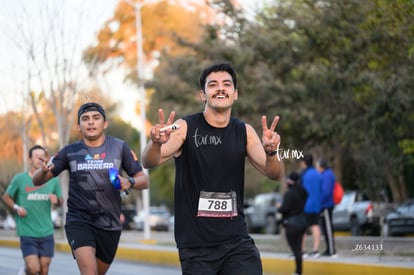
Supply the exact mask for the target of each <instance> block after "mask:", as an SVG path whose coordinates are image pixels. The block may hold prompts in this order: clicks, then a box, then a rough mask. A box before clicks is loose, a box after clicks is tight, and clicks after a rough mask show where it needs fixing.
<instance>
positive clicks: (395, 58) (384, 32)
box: [153, 0, 414, 202]
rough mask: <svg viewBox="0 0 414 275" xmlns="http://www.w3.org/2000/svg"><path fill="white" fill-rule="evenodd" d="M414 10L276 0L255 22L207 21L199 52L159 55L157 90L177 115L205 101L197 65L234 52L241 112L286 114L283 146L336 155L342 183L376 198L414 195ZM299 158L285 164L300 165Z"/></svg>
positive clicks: (400, 5) (397, 5) (193, 47)
mask: <svg viewBox="0 0 414 275" xmlns="http://www.w3.org/2000/svg"><path fill="white" fill-rule="evenodd" d="M219 2H221V3H223V5H221V7H228V6H226V4H228V1H219ZM224 11H227V10H223V12H224ZM413 14H414V10H413V6H412V5H410V4H409V3H407V1H392V2H389V1H379V0H378V1H374V0H372V1H363V2H360V1H347V2H341V1H300V0H297V1H278V3H277V4H275V5H274V6H268V7H267V8H266V9H265V10H263V13H261V14H260V15H259V16H258V17H257V19H256V22H257V23H254V22H246V21H243V19H242V18H239V17H237V16H236V15H237V13H233V14H232V13H227V15H231V16H230V17H231V19H232V20H233V21H232V22H233V24H231V25H230V24H229V26H224V27H223V26H219V25H218V26H207V31H206V32H205V34H206V35H205V37H204V39H203V40H202V41H201V42H200V43H196V44H191V43H187V44H186V45H187V46H188V47H189V48H190V50H189V52H190V53H192V54H187V55H186V56H180V57H176V56H175V57H174V58H170V57H169V56H162V58H161V65H160V66H159V70H157V72H156V77H155V78H154V83H153V86H154V87H155V89H156V97H154V98H156V99H157V100H158V101H159V102H162V103H163V105H164V106H173V107H174V109H178V110H179V113H180V111H181V110H185V111H188V110H190V109H194V108H198V107H197V104H199V103H198V102H196V101H195V100H193V95H191V94H188V93H187V92H188V91H190V90H191V89H192V87H194V88H195V87H196V86H195V83H194V79H196V77H195V73H194V71H199V68H200V64H201V66H202V65H203V64H204V63H206V62H211V61H213V60H215V59H227V60H230V61H232V62H233V64H235V67H236V68H238V69H239V72H238V73H239V78H240V79H241V80H240V86H239V90H240V93H241V98H240V99H239V100H238V102H237V104H236V106H235V113H236V114H237V115H240V116H241V117H243V118H245V119H246V120H247V121H249V122H252V123H253V124H254V125H255V126H256V127H257V129H259V128H260V124H259V123H260V122H259V121H257V119H255V117H259V115H261V114H268V115H274V113H275V112H276V113H277V114H280V115H281V117H282V120H281V123H280V128H279V131H280V132H281V133H282V140H283V141H282V142H283V143H284V145H285V146H286V145H287V146H292V147H294V148H295V147H296V148H298V147H297V146H300V148H301V149H303V150H306V151H316V152H319V153H320V154H321V153H323V154H325V155H329V156H333V159H332V161H333V163H336V164H337V166H336V167H335V168H336V170H337V171H339V173H338V174H340V175H341V177H342V178H343V179H344V181H345V182H344V183H345V186H349V187H354V188H359V189H366V190H367V191H368V192H369V193H370V194H371V195H372V196H373V197H374V198H376V197H377V195H378V191H379V190H380V189H384V188H385V189H387V188H389V189H390V190H391V193H392V196H393V198H394V201H396V202H398V201H401V200H402V199H404V198H405V197H407V195H408V194H407V188H406V186H407V184H406V180H407V178H405V177H404V176H403V174H404V173H403V172H404V170H405V169H406V167H412V166H407V165H409V164H408V162H407V157H406V156H407V154H406V153H404V151H403V148H405V150H406V151H409V150H407V149H408V148H410V146H409V144H411V143H410V141H411V140H412V138H413V131H412V130H413V129H412V127H413V125H414V124H413V123H412V117H413V116H412V112H413V111H412V110H413V108H412V106H413V93H412V92H410V91H411V89H412V84H413V80H412V78H410V77H409V75H412V70H413V66H412V64H411V61H410V59H409V53H410V49H411V47H412V37H413V36H414V33H413V22H411V21H412V20H411V18H412V15H413ZM234 22H238V23H234ZM223 33H224V34H227V35H221V34H223ZM234 34H237V35H234ZM195 68H196V69H195ZM166 87H169V90H167V89H166ZM194 88H193V89H194ZM170 90H174V91H176V90H180V91H184V93H183V94H184V96H182V94H180V96H181V98H178V97H179V96H176V95H175V94H173V93H171V92H169V91H170ZM183 103H186V105H184V104H183ZM190 104H191V105H190ZM153 106H158V105H157V104H153ZM403 118H406V119H403ZM256 121H257V122H256ZM278 127H279V126H278ZM390 129H394V130H393V131H390ZM404 144H405V145H404ZM410 154H412V153H410ZM294 162H295V161H294V160H292V161H288V163H289V164H290V165H289V166H288V169H297V166H296V168H295V163H294ZM411 165H412V164H411ZM390 168H392V169H390ZM342 171H343V172H342ZM351 171H352V172H353V173H352V174H354V175H355V176H351V177H350V174H351V173H350V172H351ZM341 172H342V173H341Z"/></svg>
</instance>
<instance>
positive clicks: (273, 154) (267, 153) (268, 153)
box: [266, 150, 278, 157]
mask: <svg viewBox="0 0 414 275" xmlns="http://www.w3.org/2000/svg"><path fill="white" fill-rule="evenodd" d="M277 152H278V151H277V150H274V151H270V152H266V155H268V156H269V157H273V156H275V155H276V154H277Z"/></svg>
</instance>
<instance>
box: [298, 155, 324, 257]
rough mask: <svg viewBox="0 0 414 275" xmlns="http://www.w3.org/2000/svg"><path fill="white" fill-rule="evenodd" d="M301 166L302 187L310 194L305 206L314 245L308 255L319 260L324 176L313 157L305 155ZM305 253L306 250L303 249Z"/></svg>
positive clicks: (304, 240) (304, 239)
mask: <svg viewBox="0 0 414 275" xmlns="http://www.w3.org/2000/svg"><path fill="white" fill-rule="evenodd" d="M301 165H302V167H303V168H304V170H303V172H302V185H303V187H304V188H305V190H306V191H307V192H308V199H307V200H306V204H305V214H306V218H307V222H308V226H309V227H310V230H311V233H312V238H313V244H312V251H310V252H309V253H308V255H309V256H311V257H314V258H318V257H319V256H320V253H319V245H320V242H321V229H320V227H319V216H320V213H321V199H322V176H321V174H320V173H319V172H318V171H317V170H316V169H315V167H314V166H313V156H312V155H311V154H305V155H304V157H303V159H302V160H301ZM305 242H306V234H305V235H304V238H303V248H305ZM302 250H303V251H305V249H302Z"/></svg>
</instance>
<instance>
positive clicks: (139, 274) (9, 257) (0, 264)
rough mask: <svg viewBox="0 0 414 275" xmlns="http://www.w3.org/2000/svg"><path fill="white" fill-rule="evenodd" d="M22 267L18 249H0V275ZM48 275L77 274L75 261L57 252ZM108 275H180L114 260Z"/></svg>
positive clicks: (170, 269)
mask: <svg viewBox="0 0 414 275" xmlns="http://www.w3.org/2000/svg"><path fill="white" fill-rule="evenodd" d="M22 265H23V260H22V256H21V252H20V249H18V248H8V247H0V274H1V275H17V273H18V271H19V269H20V267H21V266H22ZM49 274H50V275H55V274H59V275H74V274H79V271H78V268H77V266H76V261H75V260H74V259H73V258H72V255H71V254H69V253H61V252H57V253H56V254H55V257H54V258H53V261H52V264H51V266H50V272H49ZM107 274H108V275H115V274H116V275H130V274H136V275H148V274H151V275H158V274H159V275H180V274H181V270H180V269H179V268H176V267H163V266H153V265H146V264H141V263H136V262H128V261H121V260H115V261H114V263H113V264H112V266H111V268H110V270H109V272H108V273H107Z"/></svg>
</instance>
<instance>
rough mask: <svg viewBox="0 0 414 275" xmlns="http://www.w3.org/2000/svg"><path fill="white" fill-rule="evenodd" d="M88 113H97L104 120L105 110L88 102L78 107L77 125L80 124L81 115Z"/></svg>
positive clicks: (96, 104)
mask: <svg viewBox="0 0 414 275" xmlns="http://www.w3.org/2000/svg"><path fill="white" fill-rule="evenodd" d="M89 111H98V112H99V113H100V114H101V115H102V116H103V118H104V120H106V115H105V110H104V109H103V108H102V106H101V105H99V104H98V103H95V102H88V103H85V104H83V105H82V106H80V107H79V111H78V124H79V122H80V117H81V115H82V114H83V113H86V112H89Z"/></svg>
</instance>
